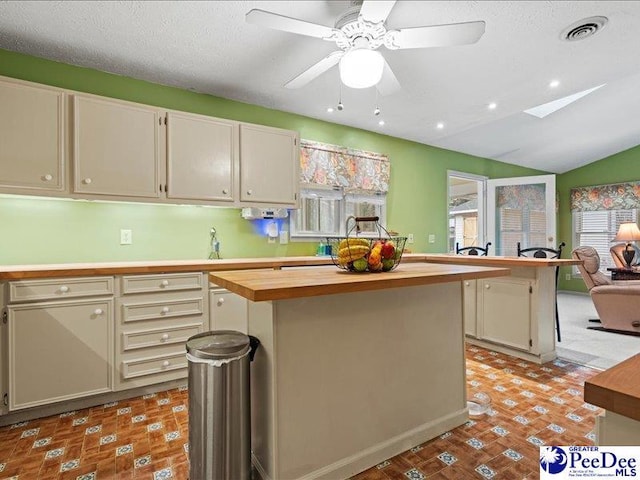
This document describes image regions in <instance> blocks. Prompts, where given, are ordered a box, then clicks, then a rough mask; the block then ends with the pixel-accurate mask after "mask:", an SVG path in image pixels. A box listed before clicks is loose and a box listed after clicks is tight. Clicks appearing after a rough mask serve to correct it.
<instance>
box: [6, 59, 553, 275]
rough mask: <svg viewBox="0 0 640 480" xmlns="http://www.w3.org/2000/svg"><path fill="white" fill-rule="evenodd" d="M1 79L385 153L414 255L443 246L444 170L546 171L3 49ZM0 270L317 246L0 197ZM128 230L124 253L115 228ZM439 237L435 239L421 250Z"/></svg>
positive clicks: (208, 222)
mask: <svg viewBox="0 0 640 480" xmlns="http://www.w3.org/2000/svg"><path fill="white" fill-rule="evenodd" d="M0 75H4V76H7V77H14V78H19V79H23V80H28V81H32V82H37V83H43V84H48V85H54V86H57V87H61V88H66V89H70V90H77V91H82V92H87V93H92V94H96V95H103V96H106V97H113V98H119V99H123V100H128V101H133V102H139V103H143V104H148V105H156V106H161V107H165V108H169V109H175V110H182V111H187V112H193V113H200V114H205V115H211V116H216V117H221V118H229V119H234V120H240V121H244V122H250V123H258V124H263V125H270V126H274V127H280V128H287V129H292V130H298V131H299V132H300V137H301V138H303V139H307V140H315V141H320V142H326V143H331V144H336V145H342V146H346V147H352V148H358V149H364V150H370V151H374V152H379V153H384V154H387V155H389V157H390V159H391V185H390V188H389V195H388V208H387V227H388V228H389V229H393V230H396V231H398V232H400V233H401V234H403V235H406V234H408V233H413V234H414V236H415V244H413V245H410V246H409V247H410V248H411V249H412V250H413V251H415V252H444V251H446V249H447V242H446V236H447V205H446V203H447V174H446V172H447V170H448V169H451V170H458V171H462V172H468V173H473V174H477V175H486V176H488V177H489V178H502V177H514V176H524V175H535V174H539V173H543V172H540V171H537V170H532V169H528V168H522V167H517V166H513V165H509V164H505V163H502V162H497V161H494V160H488V159H483V158H478V157H474V156H470V155H465V154H462V153H458V152H452V151H448V150H443V149H440V148H436V147H432V146H428V145H423V144H419V143H416V142H410V141H407V140H401V139H399V138H395V137H390V136H386V135H381V134H378V133H373V132H368V131H365V130H360V129H357V128H351V127H345V126H342V125H337V124H333V123H329V122H324V121H320V120H315V119H312V118H308V117H303V116H300V115H294V114H290V113H286V112H281V111H277V110H271V109H267V108H262V107H258V106H255V105H249V104H244V103H239V102H235V101H231V100H227V99H223V98H219V97H213V96H211V95H204V94H199V93H194V92H190V91H187V90H181V89H178V88H173V87H167V86H163V85H158V84H154V83H150V82H145V81H141V80H135V79H132V78H127V77H123V76H119V75H114V74H109V73H105V72H100V71H97V70H92V69H88V68H81V67H76V66H71V65H66V64H62V63H57V62H52V61H49V60H44V59H41V58H36V57H31V56H27V55H22V54H18V53H15V52H10V51H7V50H0ZM0 222H1V223H0V225H2V235H0V264H22V263H43V262H47V263H48V262H53V263H55V262H84V261H103V260H113V261H118V260H147V259H186V258H206V256H207V255H208V253H209V247H208V245H209V229H210V228H211V226H215V227H216V229H217V231H218V237H219V240H220V242H221V254H222V256H223V257H224V258H230V257H259V256H271V255H304V254H313V253H315V244H312V243H307V242H305V243H289V244H288V245H279V244H273V245H271V244H267V240H266V238H265V237H263V236H260V235H259V234H256V232H255V231H254V226H255V225H253V224H252V223H251V222H248V221H246V220H242V219H241V218H240V213H239V210H238V209H228V208H227V209H225V208H207V207H182V206H165V205H162V206H159V205H142V204H123V203H102V202H82V201H62V200H41V199H22V198H16V197H5V198H0ZM121 228H130V229H132V230H133V245H126V246H121V245H120V244H119V243H120V242H119V240H120V236H119V235H120V233H119V232H120V229H121ZM429 234H435V238H436V242H435V243H433V244H428V243H427V236H428V235H429Z"/></svg>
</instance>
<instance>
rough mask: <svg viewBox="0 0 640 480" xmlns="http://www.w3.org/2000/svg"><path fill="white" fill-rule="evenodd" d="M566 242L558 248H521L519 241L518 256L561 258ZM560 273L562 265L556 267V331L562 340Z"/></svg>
mask: <svg viewBox="0 0 640 480" xmlns="http://www.w3.org/2000/svg"><path fill="white" fill-rule="evenodd" d="M565 246H566V244H565V243H564V242H562V243H560V245H558V248H557V249H553V248H549V247H529V248H520V242H518V256H519V257H529V258H560V256H561V255H562V248H563V247H565ZM559 274H560V267H556V333H557V335H558V341H559V342H560V341H562V340H561V336H560V317H559V316H558V275H559Z"/></svg>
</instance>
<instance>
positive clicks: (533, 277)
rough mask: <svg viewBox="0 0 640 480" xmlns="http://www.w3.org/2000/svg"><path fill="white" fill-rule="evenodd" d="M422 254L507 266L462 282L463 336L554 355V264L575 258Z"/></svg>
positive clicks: (523, 354)
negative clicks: (500, 273) (502, 272)
mask: <svg viewBox="0 0 640 480" xmlns="http://www.w3.org/2000/svg"><path fill="white" fill-rule="evenodd" d="M422 260H423V261H425V262H430V263H439V264H443V265H477V266H487V267H507V268H509V269H510V270H511V273H510V275H509V276H506V277H502V278H491V279H485V280H465V281H464V282H463V285H462V287H463V292H464V314H463V316H464V324H465V334H466V336H467V340H468V341H469V343H473V344H476V345H480V346H482V347H485V348H491V349H493V350H497V351H499V352H502V353H506V354H508V355H513V356H515V357H519V358H523V359H525V360H529V361H532V362H536V363H546V362H549V361H552V360H554V359H555V358H556V357H557V354H556V328H555V327H556V268H558V267H565V266H572V265H578V264H580V263H581V262H580V261H579V260H573V259H560V258H526V257H484V256H473V255H447V254H425V255H423V256H422ZM559 323H560V325H561V326H562V318H560V319H559Z"/></svg>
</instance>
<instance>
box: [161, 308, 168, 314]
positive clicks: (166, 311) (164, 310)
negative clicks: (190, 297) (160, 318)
mask: <svg viewBox="0 0 640 480" xmlns="http://www.w3.org/2000/svg"><path fill="white" fill-rule="evenodd" d="M160 311H161V312H162V313H169V307H162V310H160Z"/></svg>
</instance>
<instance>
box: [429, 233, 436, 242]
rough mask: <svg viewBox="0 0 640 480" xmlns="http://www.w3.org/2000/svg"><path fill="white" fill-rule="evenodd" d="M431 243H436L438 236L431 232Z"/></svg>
mask: <svg viewBox="0 0 640 480" xmlns="http://www.w3.org/2000/svg"><path fill="white" fill-rule="evenodd" d="M429 243H436V236H435V235H434V234H433V233H430V234H429Z"/></svg>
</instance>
